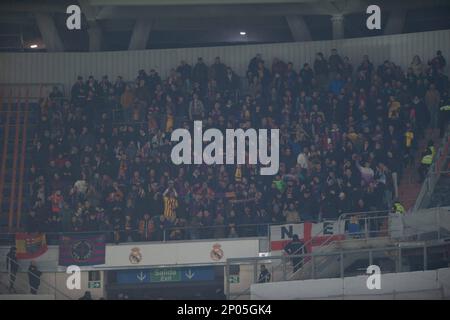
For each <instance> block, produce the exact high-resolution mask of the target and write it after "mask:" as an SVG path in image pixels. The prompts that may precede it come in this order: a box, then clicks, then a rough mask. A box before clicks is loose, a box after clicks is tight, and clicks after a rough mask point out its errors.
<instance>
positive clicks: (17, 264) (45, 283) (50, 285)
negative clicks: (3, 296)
mask: <svg viewBox="0 0 450 320" xmlns="http://www.w3.org/2000/svg"><path fill="white" fill-rule="evenodd" d="M7 263H14V264H15V265H16V266H17V267H18V269H19V268H20V264H19V263H17V262H16V261H13V260H10V259H8V261H7ZM6 268H7V272H8V274H9V272H10V271H9V265H7V266H6ZM27 274H28V275H32V276H33V277H36V278H38V279H39V280H40V282H41V283H43V284H44V285H46V286H47V287H48V288H50V289H51V290H53V291H54V292H55V299H56V293H59V294H60V295H62V296H63V297H65V298H66V299H68V300H73V299H72V297H70V296H68V295H67V294H65V293H64V292H63V291H61V290H59V289H58V288H56V287H55V286H53V285H52V284H50V283H48V282H47V281H46V280H44V279H42V278H41V277H37V276H36V275H34V274H32V273H31V274H30V273H29V272H28V271H27ZM18 279H19V277H17V276H16V279H15V281H17V280H18ZM19 281H21V282H22V283H24V282H25V281H24V280H23V279H20V280H19ZM27 285H28V286H29V284H27Z"/></svg>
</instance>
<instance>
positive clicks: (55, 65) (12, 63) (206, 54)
mask: <svg viewBox="0 0 450 320" xmlns="http://www.w3.org/2000/svg"><path fill="white" fill-rule="evenodd" d="M448 39H450V30H443V31H432V32H421V33H409V34H399V35H390V36H379V37H370V38H358V39H343V40H331V41H310V42H301V43H283V44H264V45H243V46H224V47H207V48H186V49H163V50H142V51H117V52H83V53H76V52H75V53H67V52H66V53H65V52H60V53H1V54H0V70H1V73H0V83H18V82H20V83H56V82H61V83H63V84H64V85H65V86H66V90H67V89H70V86H71V85H72V84H73V83H74V81H75V79H76V77H77V76H78V75H83V76H85V77H87V76H89V75H91V74H92V75H94V76H95V77H97V78H100V77H101V76H103V75H109V77H110V78H111V79H114V78H115V77H116V76H117V75H122V76H123V77H124V78H125V79H128V80H133V79H134V78H135V77H136V75H137V71H138V70H139V69H145V70H147V71H148V70H149V69H150V68H155V69H156V70H157V71H158V72H159V73H160V74H161V75H162V76H163V77H165V76H167V75H168V73H169V71H170V69H171V68H175V67H176V66H177V65H178V64H179V62H180V60H181V59H184V60H186V61H187V62H188V63H190V64H193V63H195V62H196V60H197V58H198V57H203V58H204V60H205V62H206V63H207V64H211V63H212V62H213V61H214V57H216V56H221V57H222V61H223V62H224V63H225V64H227V65H229V66H231V67H232V68H233V69H234V70H235V71H236V72H237V73H238V74H239V75H242V76H244V75H245V71H246V70H247V66H248V63H249V60H250V59H251V58H252V57H254V56H255V54H256V53H261V54H262V55H263V59H264V60H266V61H267V65H268V66H269V67H270V66H271V64H272V59H273V58H275V57H278V58H281V59H283V60H285V61H292V62H293V63H294V66H295V69H296V70H298V69H299V68H300V67H301V65H303V63H305V62H310V63H312V62H313V61H314V56H315V54H316V52H318V51H322V52H323V53H324V54H325V55H326V56H328V55H329V54H330V51H331V49H332V48H337V49H338V50H339V52H340V53H341V54H342V55H344V56H348V57H349V58H350V59H351V61H352V63H353V64H354V65H358V64H359V63H360V62H361V58H362V56H363V55H364V54H368V55H369V56H370V59H371V60H372V62H373V63H375V64H380V63H382V62H383V61H384V60H385V59H390V60H393V61H395V62H396V63H398V64H400V65H401V66H402V67H405V66H407V65H409V64H410V62H411V60H412V57H413V56H414V55H415V54H418V55H420V56H421V58H422V60H424V62H426V61H427V60H428V59H430V58H432V57H433V56H434V55H435V53H436V50H438V49H440V50H442V53H443V55H444V56H445V57H447V58H449V57H450V42H449V41H448Z"/></svg>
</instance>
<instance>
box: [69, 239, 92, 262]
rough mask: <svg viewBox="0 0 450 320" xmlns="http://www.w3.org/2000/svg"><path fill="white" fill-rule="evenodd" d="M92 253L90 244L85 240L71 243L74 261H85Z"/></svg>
mask: <svg viewBox="0 0 450 320" xmlns="http://www.w3.org/2000/svg"><path fill="white" fill-rule="evenodd" d="M91 254H92V244H91V243H90V242H89V241H86V240H80V241H77V242H75V243H74V244H73V245H72V258H73V259H74V260H76V261H86V260H88V259H89V258H90V256H91Z"/></svg>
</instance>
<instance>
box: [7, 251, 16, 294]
mask: <svg viewBox="0 0 450 320" xmlns="http://www.w3.org/2000/svg"><path fill="white" fill-rule="evenodd" d="M6 270H7V271H8V273H9V287H8V291H9V293H12V292H16V289H15V288H14V284H15V283H16V278H17V271H18V270H19V263H18V262H17V256H16V247H11V248H10V249H9V252H8V254H7V255H6Z"/></svg>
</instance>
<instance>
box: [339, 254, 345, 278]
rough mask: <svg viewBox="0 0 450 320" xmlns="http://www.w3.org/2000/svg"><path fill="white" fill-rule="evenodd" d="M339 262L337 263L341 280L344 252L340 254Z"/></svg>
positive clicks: (342, 276)
mask: <svg viewBox="0 0 450 320" xmlns="http://www.w3.org/2000/svg"><path fill="white" fill-rule="evenodd" d="M339 256H340V259H339V260H340V261H339V269H340V273H341V278H344V252H342V251H341V252H340V255H339Z"/></svg>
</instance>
